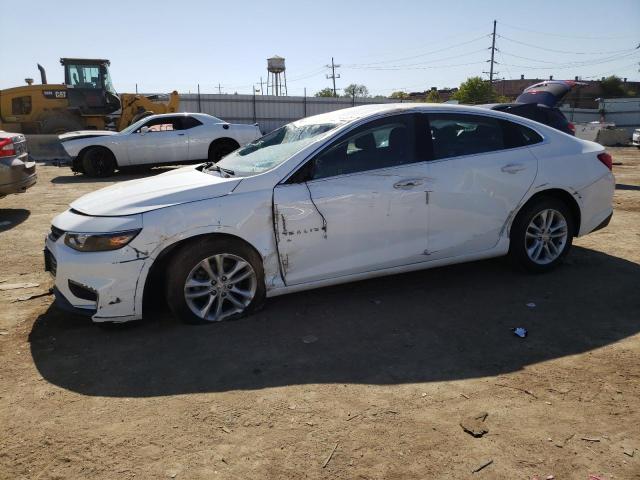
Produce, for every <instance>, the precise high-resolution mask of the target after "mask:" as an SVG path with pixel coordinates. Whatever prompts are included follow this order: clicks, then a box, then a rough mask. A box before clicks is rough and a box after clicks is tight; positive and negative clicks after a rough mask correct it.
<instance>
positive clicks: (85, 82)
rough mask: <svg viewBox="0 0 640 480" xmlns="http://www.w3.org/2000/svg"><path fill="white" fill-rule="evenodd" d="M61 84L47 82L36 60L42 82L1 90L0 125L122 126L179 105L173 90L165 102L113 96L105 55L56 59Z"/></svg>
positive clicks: (28, 129)
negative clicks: (62, 68)
mask: <svg viewBox="0 0 640 480" xmlns="http://www.w3.org/2000/svg"><path fill="white" fill-rule="evenodd" d="M60 63H61V64H62V66H63V67H64V84H49V83H47V75H46V72H45V70H44V68H43V67H42V66H41V65H39V64H38V69H39V70H40V77H41V80H42V82H41V84H40V85H34V84H33V80H32V79H30V78H27V79H25V81H26V82H27V85H23V86H20V87H14V88H7V89H5V90H0V130H7V131H12V132H21V133H45V134H60V133H65V132H70V131H74V130H105V129H116V130H122V129H123V128H125V127H127V126H128V125H130V124H132V123H133V122H136V121H138V120H139V119H140V118H143V117H145V116H147V115H151V114H154V113H173V112H176V111H177V110H178V105H179V103H180V97H179V95H178V92H176V91H174V92H172V93H171V94H170V95H169V99H168V101H166V102H161V101H157V100H158V97H156V96H148V97H147V96H144V95H137V94H130V93H125V94H122V95H118V94H117V93H116V91H115V90H114V88H113V84H112V83H111V77H110V76H109V65H110V62H109V60H103V59H86V58H61V59H60Z"/></svg>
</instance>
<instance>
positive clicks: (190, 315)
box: [165, 236, 265, 324]
mask: <svg viewBox="0 0 640 480" xmlns="http://www.w3.org/2000/svg"><path fill="white" fill-rule="evenodd" d="M218 259H221V260H222V265H223V268H222V273H223V274H222V275H220V272H219V271H218V269H219V267H218V266H217V265H218V262H217V260H218ZM205 262H208V265H209V272H208V273H207V271H206V270H207V269H206V268H203V265H205ZM243 264H244V266H242V265H243ZM236 267H238V268H239V269H238V270H236V271H235V272H236V273H235V274H233V276H232V277H230V278H227V277H226V275H224V274H225V273H226V274H229V273H230V272H233V271H234V268H236ZM243 276H245V277H246V278H244V279H242V277H243ZM234 278H235V279H241V280H237V281H235V282H234V283H227V282H233V279H234ZM223 279H224V280H223ZM165 281H166V284H165V285H166V298H167V303H168V304H169V309H170V310H171V312H172V313H173V314H174V315H175V316H176V317H177V318H179V319H180V320H181V321H183V322H184V323H189V324H205V323H212V322H218V321H220V320H231V319H236V318H240V317H242V316H244V315H247V314H249V313H251V312H253V311H256V310H257V309H258V308H259V307H261V306H262V304H263V302H264V299H265V286H264V271H263V269H262V259H261V258H260V256H259V255H258V254H257V253H256V252H255V250H253V249H252V248H251V247H249V246H248V245H246V244H244V243H242V242H240V241H237V240H233V239H230V238H228V237H215V236H211V237H203V238H201V239H198V240H194V241H192V242H189V243H187V244H186V245H185V246H183V247H182V248H180V249H179V250H178V252H176V253H175V254H174V256H173V257H172V258H171V260H170V261H169V262H168V264H167V269H166V280H165ZM187 282H189V284H190V285H191V286H189V285H187ZM200 284H201V285H200ZM237 292H243V294H242V295H240V294H238V293H237ZM187 295H190V297H191V298H187ZM196 312H199V313H196Z"/></svg>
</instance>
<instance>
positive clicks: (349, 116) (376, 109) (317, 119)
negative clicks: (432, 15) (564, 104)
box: [293, 103, 528, 126]
mask: <svg viewBox="0 0 640 480" xmlns="http://www.w3.org/2000/svg"><path fill="white" fill-rule="evenodd" d="M408 112H416V113H419V112H447V113H470V114H473V113H479V114H483V115H486V114H487V113H489V112H491V114H492V115H495V116H500V117H503V118H505V119H507V118H508V119H513V118H514V115H511V114H508V113H505V112H501V111H499V110H492V109H488V108H487V107H486V106H471V105H457V104H449V103H384V104H371V105H361V106H358V107H350V108H344V109H341V110H335V111H333V112H328V113H321V114H319V115H314V116H312V117H306V118H303V119H300V120H297V121H295V122H293V123H294V124H295V125H298V126H303V125H313V124H319V123H338V124H345V123H351V122H355V121H358V120H361V119H365V118H368V117H372V116H376V115H385V114H391V113H408ZM517 118H518V119H523V120H524V121H525V123H528V122H526V120H527V119H526V118H524V117H517Z"/></svg>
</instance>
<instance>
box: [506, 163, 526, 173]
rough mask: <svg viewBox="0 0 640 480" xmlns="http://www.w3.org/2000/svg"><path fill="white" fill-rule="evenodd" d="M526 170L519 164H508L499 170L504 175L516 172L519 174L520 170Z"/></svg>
mask: <svg viewBox="0 0 640 480" xmlns="http://www.w3.org/2000/svg"><path fill="white" fill-rule="evenodd" d="M526 168H527V167H525V166H524V165H523V164H521V163H510V164H508V165H505V166H504V167H502V168H501V169H500V170H501V171H503V172H504V173H518V172H521V171H522V170H526Z"/></svg>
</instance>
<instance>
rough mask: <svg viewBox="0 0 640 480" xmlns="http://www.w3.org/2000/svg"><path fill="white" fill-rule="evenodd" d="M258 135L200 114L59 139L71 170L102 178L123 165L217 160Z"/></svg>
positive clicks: (155, 118)
mask: <svg viewBox="0 0 640 480" xmlns="http://www.w3.org/2000/svg"><path fill="white" fill-rule="evenodd" d="M261 135H262V133H261V132H260V129H259V128H258V126H257V125H244V124H235V123H227V122H224V121H223V120H220V119H219V118H216V117H212V116H211V115H207V114H204V113H166V114H161V115H151V116H148V117H145V118H143V119H142V120H139V121H138V122H136V123H133V124H132V125H130V126H128V127H127V128H125V129H124V130H122V131H121V132H111V131H106V130H105V131H96V130H85V131H79V132H70V133H64V134H62V135H60V136H59V138H60V142H61V143H62V146H63V147H64V149H65V151H66V152H67V154H68V155H69V156H70V157H71V159H72V162H71V169H72V170H73V171H74V172H81V173H86V174H88V175H90V176H93V177H107V176H109V175H112V174H113V173H114V171H115V170H116V169H121V168H125V167H133V166H137V167H140V166H142V167H153V166H157V165H170V164H177V163H194V162H203V161H205V160H210V161H214V162H217V161H218V160H220V159H221V158H222V157H224V156H225V155H227V154H228V153H231V152H232V151H234V150H236V149H237V148H239V147H240V146H241V145H244V144H246V143H249V142H251V141H253V140H255V139H256V138H259V137H260V136H261Z"/></svg>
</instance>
